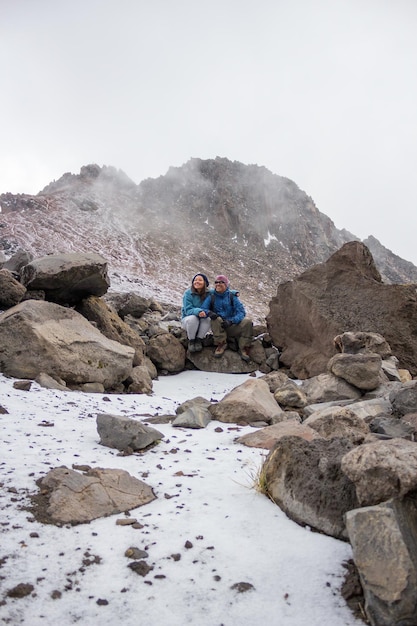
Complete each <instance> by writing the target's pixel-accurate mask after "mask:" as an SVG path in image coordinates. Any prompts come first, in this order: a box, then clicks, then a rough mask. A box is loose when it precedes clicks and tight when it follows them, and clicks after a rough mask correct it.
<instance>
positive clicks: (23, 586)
mask: <svg viewBox="0 0 417 626" xmlns="http://www.w3.org/2000/svg"><path fill="white" fill-rule="evenodd" d="M33 589H34V587H33V585H31V584H30V583H19V584H18V585H16V587H13V588H12V589H9V591H8V592H7V595H8V596H9V598H24V597H25V596H29V595H30V594H31V593H32V591H33Z"/></svg>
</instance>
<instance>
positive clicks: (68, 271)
mask: <svg viewBox="0 0 417 626" xmlns="http://www.w3.org/2000/svg"><path fill="white" fill-rule="evenodd" d="M20 277H21V282H22V284H23V285H24V286H25V287H26V288H27V289H28V290H39V289H40V290H43V291H44V292H45V294H46V299H47V300H49V301H50V302H56V303H58V304H76V303H78V302H80V301H81V300H82V299H83V298H86V297H87V296H90V295H94V296H102V295H103V294H105V293H106V291H107V290H108V288H109V287H110V280H109V277H108V274H107V261H106V259H104V257H102V256H101V255H100V254H96V253H88V254H87V253H86V254H82V253H68V254H51V255H50V256H45V257H41V258H38V259H34V260H33V261H31V262H30V263H28V264H27V265H25V266H24V267H22V269H21V271H20Z"/></svg>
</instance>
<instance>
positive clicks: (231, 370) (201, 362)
mask: <svg viewBox="0 0 417 626" xmlns="http://www.w3.org/2000/svg"><path fill="white" fill-rule="evenodd" d="M187 358H188V360H189V361H191V363H192V364H193V365H194V366H195V367H196V368H197V369H199V370H202V371H203V372H219V373H221V374H249V373H250V372H255V371H256V370H257V369H258V365H257V364H256V363H255V362H254V361H253V360H252V359H251V360H250V361H248V362H246V361H244V360H243V359H242V358H241V357H240V354H239V353H238V352H236V351H235V350H226V351H225V353H224V354H223V356H222V358H221V359H216V357H215V356H214V347H208V348H203V350H201V352H189V351H188V352H187Z"/></svg>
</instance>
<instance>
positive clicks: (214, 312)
mask: <svg viewBox="0 0 417 626" xmlns="http://www.w3.org/2000/svg"><path fill="white" fill-rule="evenodd" d="M207 314H208V316H209V317H210V318H211V330H212V332H213V340H214V344H215V346H216V349H215V351H214V356H215V357H216V358H220V357H221V356H223V354H224V352H225V350H226V348H227V340H228V339H229V338H230V339H236V340H237V342H238V347H239V354H240V356H241V358H242V359H243V360H244V361H249V360H250V355H249V349H250V346H251V343H252V339H253V323H252V320H251V319H249V318H248V317H246V311H245V307H244V306H243V304H242V302H241V301H240V300H239V293H238V292H236V291H232V290H231V289H230V288H229V280H228V278H227V276H224V274H220V275H219V276H217V277H216V280H215V281H214V293H212V295H211V296H210V311H209V312H208V313H207Z"/></svg>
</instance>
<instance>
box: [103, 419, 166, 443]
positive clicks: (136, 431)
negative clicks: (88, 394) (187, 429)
mask: <svg viewBox="0 0 417 626" xmlns="http://www.w3.org/2000/svg"><path fill="white" fill-rule="evenodd" d="M96 421H97V432H98V434H99V435H100V442H99V443H100V444H101V445H102V446H107V447H109V448H117V450H121V451H122V452H123V451H126V450H128V449H130V450H132V451H133V452H135V451H136V450H144V449H145V448H147V447H148V446H150V445H152V444H153V443H155V442H157V441H159V440H160V439H163V438H164V435H163V434H162V433H161V432H159V430H156V429H155V428H152V427H151V426H147V425H146V424H142V422H138V421H137V420H134V419H131V418H129V417H124V416H120V415H110V414H108V413H98V415H97V418H96Z"/></svg>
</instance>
